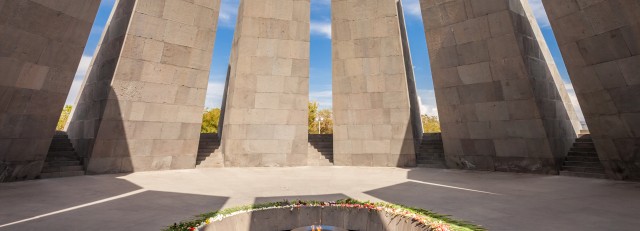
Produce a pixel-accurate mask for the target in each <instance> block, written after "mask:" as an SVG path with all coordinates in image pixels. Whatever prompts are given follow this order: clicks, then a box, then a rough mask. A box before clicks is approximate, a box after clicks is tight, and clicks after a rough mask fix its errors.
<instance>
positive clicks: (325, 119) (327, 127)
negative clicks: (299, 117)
mask: <svg viewBox="0 0 640 231" xmlns="http://www.w3.org/2000/svg"><path fill="white" fill-rule="evenodd" d="M318 116H319V117H320V118H322V121H321V122H320V134H333V111H331V109H322V110H320V111H319V112H318ZM316 126H317V125H316ZM316 132H317V127H316Z"/></svg>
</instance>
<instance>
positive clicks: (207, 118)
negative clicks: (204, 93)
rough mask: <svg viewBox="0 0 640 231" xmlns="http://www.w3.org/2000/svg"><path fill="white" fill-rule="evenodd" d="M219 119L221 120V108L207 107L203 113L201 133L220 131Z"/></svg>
mask: <svg viewBox="0 0 640 231" xmlns="http://www.w3.org/2000/svg"><path fill="white" fill-rule="evenodd" d="M218 121H220V108H212V109H206V110H205V111H204V113H203V114H202V127H201V128H200V133H218Z"/></svg>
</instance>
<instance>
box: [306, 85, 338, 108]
mask: <svg viewBox="0 0 640 231" xmlns="http://www.w3.org/2000/svg"><path fill="white" fill-rule="evenodd" d="M332 97H333V92H332V91H331V90H323V91H314V90H311V91H310V92H309V101H316V102H318V104H319V105H318V107H319V108H323V109H324V108H331V107H332V105H333V98H332Z"/></svg>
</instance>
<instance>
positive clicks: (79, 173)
mask: <svg viewBox="0 0 640 231" xmlns="http://www.w3.org/2000/svg"><path fill="white" fill-rule="evenodd" d="M83 175H84V171H68V172H48V173H41V174H40V179H50V178H59V177H72V176H83Z"/></svg>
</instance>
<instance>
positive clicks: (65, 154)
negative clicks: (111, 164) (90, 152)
mask: <svg viewBox="0 0 640 231" xmlns="http://www.w3.org/2000/svg"><path fill="white" fill-rule="evenodd" d="M82 160H83V159H82V158H81V157H80V156H79V155H78V154H77V153H76V151H75V149H74V148H73V145H72V144H71V141H70V140H69V137H68V136H67V133H66V132H60V131H58V132H56V134H55V135H54V136H53V139H52V140H51V145H50V146H49V153H47V159H46V160H45V162H44V166H43V168H42V172H41V173H40V177H39V178H40V179H47V178H57V177H69V176H82V175H84V167H83V165H82Z"/></svg>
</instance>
